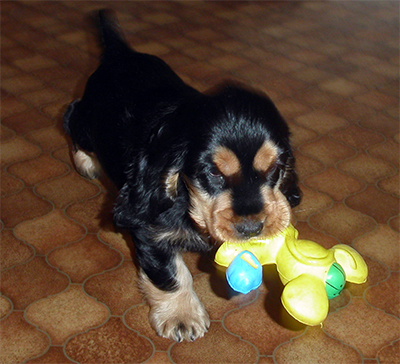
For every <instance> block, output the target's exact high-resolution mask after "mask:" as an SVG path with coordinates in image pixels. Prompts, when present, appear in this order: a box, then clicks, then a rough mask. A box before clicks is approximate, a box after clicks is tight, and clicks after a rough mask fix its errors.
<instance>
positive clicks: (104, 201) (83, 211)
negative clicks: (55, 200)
mask: <svg viewBox="0 0 400 364" xmlns="http://www.w3.org/2000/svg"><path fill="white" fill-rule="evenodd" d="M114 202H115V201H114V200H113V199H112V198H111V197H110V196H108V195H106V194H104V193H100V194H99V195H97V196H95V197H93V198H90V199H88V200H85V201H82V202H77V203H75V204H73V205H71V206H69V207H68V208H67V209H66V214H67V215H68V216H69V217H71V218H72V219H74V220H75V221H77V222H78V223H80V224H82V225H84V226H86V228H87V229H88V232H89V233H97V232H98V231H99V230H100V228H101V227H104V226H105V225H107V223H108V222H109V221H111V220H112V209H113V207H114Z"/></svg>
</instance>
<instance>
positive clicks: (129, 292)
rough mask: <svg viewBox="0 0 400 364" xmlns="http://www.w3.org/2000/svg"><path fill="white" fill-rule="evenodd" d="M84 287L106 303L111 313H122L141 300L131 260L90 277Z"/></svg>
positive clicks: (90, 293)
mask: <svg viewBox="0 0 400 364" xmlns="http://www.w3.org/2000/svg"><path fill="white" fill-rule="evenodd" d="M84 288H85V291H86V292H87V293H88V294H89V295H91V296H93V297H95V298H96V299H97V300H98V301H100V302H103V303H105V304H107V307H109V308H110V311H111V313H112V314H113V315H123V314H124V313H125V311H126V310H127V309H128V308H129V307H131V306H133V305H137V304H139V303H142V302H143V299H142V294H141V292H140V291H139V287H138V277H137V269H136V267H135V266H134V264H133V263H132V262H124V263H123V264H122V265H121V266H119V267H118V268H116V269H113V270H110V271H108V272H103V273H102V274H99V275H96V276H94V277H91V278H90V279H88V280H87V281H86V283H85V286H84Z"/></svg>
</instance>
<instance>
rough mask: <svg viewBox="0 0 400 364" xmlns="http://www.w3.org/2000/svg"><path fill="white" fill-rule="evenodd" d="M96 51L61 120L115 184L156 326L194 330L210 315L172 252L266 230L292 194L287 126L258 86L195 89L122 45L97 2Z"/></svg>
mask: <svg viewBox="0 0 400 364" xmlns="http://www.w3.org/2000/svg"><path fill="white" fill-rule="evenodd" d="M99 18H100V29H101V32H102V40H103V46H104V52H103V55H102V58H101V62H100V65H99V67H98V69H97V70H96V71H95V72H94V73H93V74H92V75H91V76H90V78H89V80H88V82H87V85H86V89H85V92H84V95H83V97H82V99H81V100H76V101H74V102H72V103H71V104H70V106H69V107H68V109H67V111H66V113H65V117H64V128H65V130H66V131H67V133H68V134H69V135H70V136H71V139H72V141H73V146H74V149H73V156H74V161H75V165H76V167H77V169H78V171H79V172H80V173H81V174H82V175H83V176H86V177H88V178H95V177H97V176H98V175H99V174H100V171H101V170H104V172H105V173H106V174H107V175H108V176H109V177H110V178H111V180H112V181H114V183H115V184H116V186H117V187H118V188H119V197H118V199H117V202H116V205H115V208H114V211H113V214H114V219H115V223H116V224H117V226H120V227H124V228H128V229H129V230H130V232H131V234H132V237H133V241H134V243H135V249H136V256H137V260H138V262H139V264H140V267H141V272H140V277H141V287H142V289H143V292H144V294H145V297H146V299H147V301H148V303H149V305H150V314H149V319H150V323H151V325H152V327H153V328H154V329H155V330H156V332H157V333H158V334H159V335H161V336H163V337H166V338H170V339H172V340H175V341H182V340H188V341H193V340H195V339H196V338H199V337H202V336H203V335H204V333H205V332H206V331H207V329H208V327H209V325H210V320H209V317H208V314H207V312H206V311H205V309H204V306H203V305H202V303H201V302H200V300H199V299H198V297H197V295H196V293H195V292H194V291H193V288H192V277H191V274H190V273H189V270H188V269H187V267H186V266H185V264H184V262H183V260H182V256H181V252H182V251H200V252H201V251H207V250H209V249H210V247H211V245H210V242H211V241H216V242H223V241H226V240H229V241H238V242H239V241H243V240H246V239H249V238H251V237H255V236H257V237H268V236H271V235H274V234H277V233H279V232H280V231H282V230H283V229H285V228H286V227H287V226H288V224H289V222H290V218H291V207H293V206H296V205H297V204H298V203H299V201H300V191H299V189H298V186H297V176H296V173H295V170H294V157H293V154H292V150H291V148H290V144H289V130H288V127H287V125H286V123H285V122H284V120H283V119H282V117H281V116H280V114H279V112H278V111H277V109H276V108H275V106H274V104H273V103H272V101H271V100H270V99H269V98H267V97H266V96H265V95H263V94H260V93H258V92H254V91H249V90H246V89H244V88H241V87H239V86H235V85H225V86H222V87H220V88H219V90H218V91H214V92H213V93H209V94H203V93H200V92H198V91H197V90H195V89H193V88H192V87H190V86H188V85H187V84H185V83H184V82H183V81H182V80H181V79H180V78H179V77H178V76H177V75H176V74H175V73H174V72H173V71H172V70H171V68H170V67H169V66H168V65H167V64H166V63H164V62H163V61H162V60H161V59H159V58H157V57H155V56H152V55H148V54H143V53H138V52H136V51H134V50H132V49H130V48H129V47H128V45H127V44H126V42H125V41H124V40H123V38H122V36H121V35H120V33H119V31H118V29H117V25H116V24H115V23H114V21H113V20H111V19H110V17H109V16H108V15H107V12H105V11H102V12H100V16H99Z"/></svg>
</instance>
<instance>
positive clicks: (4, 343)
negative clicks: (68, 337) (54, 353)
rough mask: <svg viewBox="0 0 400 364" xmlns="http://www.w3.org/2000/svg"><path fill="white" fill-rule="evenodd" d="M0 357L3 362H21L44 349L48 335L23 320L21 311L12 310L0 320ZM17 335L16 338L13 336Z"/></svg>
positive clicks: (47, 344)
mask: <svg viewBox="0 0 400 364" xmlns="http://www.w3.org/2000/svg"><path fill="white" fill-rule="evenodd" d="M0 335H1V337H2V339H1V341H0V350H1V357H2V361H3V362H4V363H22V362H25V361H26V360H27V359H29V358H32V357H35V356H38V355H40V354H42V353H44V352H45V351H46V349H47V348H48V346H49V344H50V340H49V337H48V336H47V335H46V334H44V333H43V332H41V331H39V330H38V329H37V328H36V327H34V326H32V325H30V324H29V323H28V322H26V321H25V319H24V317H23V312H13V313H12V314H11V315H10V316H8V317H7V318H5V319H4V320H3V321H1V322H0ZM16 337H18V340H15V338H16Z"/></svg>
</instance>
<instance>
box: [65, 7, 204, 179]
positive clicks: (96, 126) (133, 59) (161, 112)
mask: <svg viewBox="0 0 400 364" xmlns="http://www.w3.org/2000/svg"><path fill="white" fill-rule="evenodd" d="M99 27H100V32H101V35H102V44H103V54H102V57H101V60H100V65H99V67H98V69H97V70H96V71H95V72H94V73H93V74H92V75H91V76H90V78H89V80H88V82H87V85H86V89H85V92H84V95H83V97H82V99H81V100H76V101H74V102H73V103H71V104H70V105H69V107H68V109H67V112H66V113H65V116H64V129H65V130H66V131H67V133H68V134H69V135H70V136H71V138H72V140H73V143H74V145H75V147H76V148H79V149H82V150H84V151H85V152H87V153H95V154H96V155H97V158H98V159H99V161H100V163H101V165H102V166H103V169H105V171H106V173H107V174H108V175H109V176H110V177H111V178H112V179H113V181H114V182H115V183H116V184H117V185H118V186H122V184H123V183H124V182H125V174H124V173H123V171H125V170H126V168H127V164H128V163H132V162H133V161H134V156H135V155H137V154H138V153H139V152H140V150H141V149H142V148H143V146H144V145H148V144H149V138H151V136H152V134H153V133H152V131H154V130H155V129H156V128H157V129H159V128H161V127H162V123H163V120H164V119H165V118H167V117H168V116H169V115H171V114H172V113H174V111H175V110H176V109H177V108H178V107H179V106H180V105H181V104H182V103H184V102H185V101H187V100H188V99H191V98H193V97H195V96H196V95H198V92H197V91H196V90H194V89H193V88H191V87H189V86H188V85H186V84H185V83H184V82H183V81H182V80H181V79H180V78H179V77H178V76H177V75H176V74H175V73H174V72H173V71H172V69H171V68H170V67H169V66H168V65H167V64H166V63H165V62H164V61H163V60H161V59H160V58H158V57H156V56H152V55H149V54H144V53H139V52H136V51H134V50H133V49H131V48H130V47H129V46H128V45H127V43H126V42H125V40H124V39H123V37H122V35H121V34H120V32H119V29H118V26H117V25H116V23H114V21H113V20H112V18H111V17H110V16H109V14H108V12H107V11H100V13H99ZM105 151H107V152H106V153H105ZM116 161H118V163H117V162H116Z"/></svg>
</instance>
